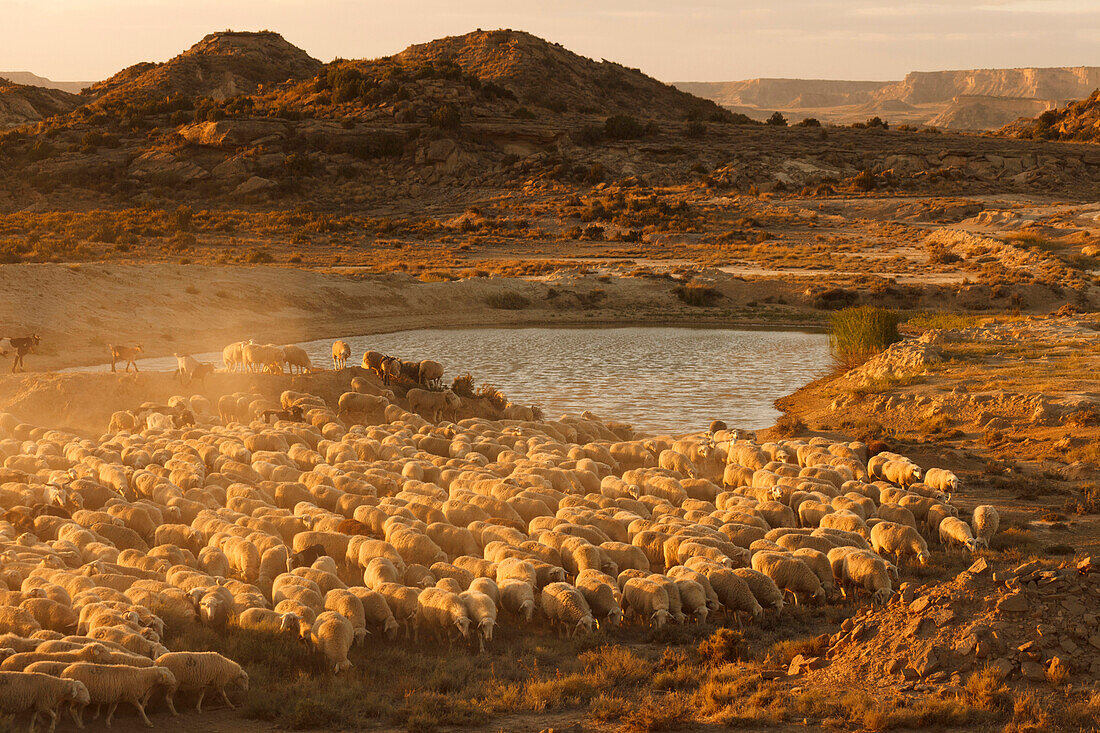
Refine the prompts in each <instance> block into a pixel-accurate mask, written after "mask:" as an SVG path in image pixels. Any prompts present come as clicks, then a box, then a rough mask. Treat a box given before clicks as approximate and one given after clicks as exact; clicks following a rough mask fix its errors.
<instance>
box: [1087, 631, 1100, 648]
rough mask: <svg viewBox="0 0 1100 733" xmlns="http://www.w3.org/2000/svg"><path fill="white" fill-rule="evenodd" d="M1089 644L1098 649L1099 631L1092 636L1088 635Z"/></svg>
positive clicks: (1099, 644) (1099, 643)
mask: <svg viewBox="0 0 1100 733" xmlns="http://www.w3.org/2000/svg"><path fill="white" fill-rule="evenodd" d="M1089 644H1090V645H1091V646H1094V647H1096V648H1097V649H1100V633H1097V634H1093V635H1092V636H1090V637H1089Z"/></svg>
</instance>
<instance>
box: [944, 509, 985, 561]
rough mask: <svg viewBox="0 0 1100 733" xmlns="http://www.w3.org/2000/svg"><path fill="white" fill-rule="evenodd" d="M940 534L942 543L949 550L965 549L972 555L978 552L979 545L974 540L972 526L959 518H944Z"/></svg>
mask: <svg viewBox="0 0 1100 733" xmlns="http://www.w3.org/2000/svg"><path fill="white" fill-rule="evenodd" d="M939 532H940V542H942V543H943V546H944V547H945V548H947V549H948V550H951V549H953V548H955V547H958V548H960V549H961V548H964V547H965V548H966V549H967V550H970V552H972V553H974V552H977V551H978V547H979V544H978V541H977V540H976V539H975V538H974V533H973V532H972V531H971V529H970V525H968V524H967V523H966V522H964V521H963V520H961V519H959V518H958V517H944V518H943V520H942V521H941V522H940V527H939Z"/></svg>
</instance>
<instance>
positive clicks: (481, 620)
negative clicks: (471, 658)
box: [458, 590, 497, 651]
mask: <svg viewBox="0 0 1100 733" xmlns="http://www.w3.org/2000/svg"><path fill="white" fill-rule="evenodd" d="M458 597H459V599H460V600H461V601H462V605H463V606H465V608H466V615H467V616H468V617H469V618H470V624H471V626H473V628H474V629H476V630H477V643H478V648H479V649H480V651H485V645H486V644H487V643H490V642H492V640H493V629H494V628H495V627H496V623H497V606H496V603H494V602H493V599H492V598H490V597H489V596H487V595H485V594H484V593H480V592H478V591H476V590H466V591H463V592H462V593H459V594H458Z"/></svg>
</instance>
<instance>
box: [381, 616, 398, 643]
mask: <svg viewBox="0 0 1100 733" xmlns="http://www.w3.org/2000/svg"><path fill="white" fill-rule="evenodd" d="M400 629H401V624H399V623H397V619H395V618H393V617H392V616H391V617H390V618H387V619H386V621H385V622H384V623H383V624H382V633H383V634H385V635H386V638H387V639H396V638H397V633H398V631H399V630H400Z"/></svg>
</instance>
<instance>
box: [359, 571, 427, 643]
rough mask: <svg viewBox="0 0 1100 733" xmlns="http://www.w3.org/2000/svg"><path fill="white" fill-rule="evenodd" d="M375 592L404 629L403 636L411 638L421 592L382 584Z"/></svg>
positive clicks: (396, 585)
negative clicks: (383, 600) (383, 599)
mask: <svg viewBox="0 0 1100 733" xmlns="http://www.w3.org/2000/svg"><path fill="white" fill-rule="evenodd" d="M375 590H376V591H377V592H378V594H379V595H380V596H382V597H383V598H385V599H386V605H387V606H389V609H390V612H391V613H392V614H393V617H394V619H395V620H396V621H397V623H399V624H401V625H402V626H404V627H405V636H406V637H408V636H411V635H412V631H413V628H414V623H415V620H416V615H417V612H418V611H419V610H420V604H419V597H420V593H421V591H419V590H417V589H415V588H409V587H406V586H404V585H399V584H398V583H382V584H381V585H379V586H378V587H377V588H376V589H375ZM364 610H365V609H364Z"/></svg>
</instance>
